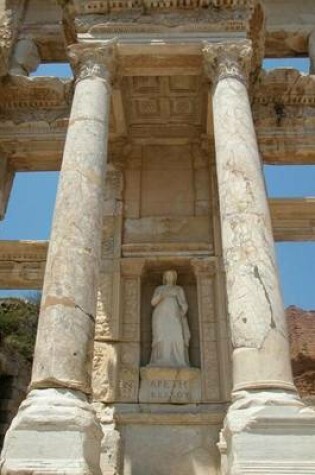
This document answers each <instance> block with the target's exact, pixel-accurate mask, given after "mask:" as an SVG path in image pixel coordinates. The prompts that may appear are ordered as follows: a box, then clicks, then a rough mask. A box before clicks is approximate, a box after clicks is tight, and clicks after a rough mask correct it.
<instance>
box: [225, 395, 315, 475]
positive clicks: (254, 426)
mask: <svg viewBox="0 0 315 475" xmlns="http://www.w3.org/2000/svg"><path fill="white" fill-rule="evenodd" d="M314 440H315V411H314V410H313V409H312V408H310V407H308V406H305V405H304V404H303V403H302V401H301V400H300V399H299V398H298V396H297V395H296V394H294V393H292V392H291V393H290V392H285V391H281V390H279V391H277V390H270V391H268V392H267V391H266V392H263V391H260V392H258V391H251V392H250V391H242V392H239V393H235V399H234V402H233V403H232V405H231V406H230V408H229V410H228V413H227V416H226V419H225V424H224V428H223V429H222V432H221V440H220V443H219V444H218V446H219V449H220V452H221V462H222V463H221V466H222V475H244V474H250V475H258V474H259V475H260V474H264V475H276V474H282V475H298V474H300V475H308V474H309V475H311V474H312V475H314V474H315V451H314Z"/></svg>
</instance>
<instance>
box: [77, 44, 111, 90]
mask: <svg viewBox="0 0 315 475" xmlns="http://www.w3.org/2000/svg"><path fill="white" fill-rule="evenodd" d="M116 45H117V41H116V39H114V40H110V41H108V42H106V43H93V44H84V43H76V44H73V45H71V46H69V47H68V56H69V59H70V63H71V65H72V67H73V69H74V71H75V73H76V78H77V81H81V80H83V79H87V78H97V77H98V78H101V79H104V80H105V81H106V82H108V83H109V84H110V82H111V79H112V76H113V74H114V71H115V67H116Z"/></svg>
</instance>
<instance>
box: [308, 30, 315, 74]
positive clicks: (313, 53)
mask: <svg viewBox="0 0 315 475" xmlns="http://www.w3.org/2000/svg"><path fill="white" fill-rule="evenodd" d="M308 55H309V57H310V74H315V30H314V31H312V32H311V34H310V36H309V38H308Z"/></svg>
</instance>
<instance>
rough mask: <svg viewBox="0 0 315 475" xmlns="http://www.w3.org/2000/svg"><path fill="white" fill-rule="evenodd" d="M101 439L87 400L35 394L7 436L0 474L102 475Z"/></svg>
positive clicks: (52, 392) (60, 392) (55, 392)
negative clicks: (100, 459) (100, 460)
mask: <svg viewBox="0 0 315 475" xmlns="http://www.w3.org/2000/svg"><path fill="white" fill-rule="evenodd" d="M101 437H102V432H101V429H100V427H99V424H98V422H97V421H96V418H95V414H94V410H93V409H92V408H91V406H90V405H89V404H88V402H87V398H86V396H84V395H83V394H80V393H78V392H77V391H68V390H65V389H35V390H33V391H31V392H30V394H29V395H28V397H27V399H26V400H25V401H24V402H23V403H22V404H21V407H20V409H19V412H18V414H17V416H16V417H15V419H14V420H13V423H12V425H11V427H10V429H9V432H8V434H7V437H6V439H5V443H4V446H3V451H2V459H1V466H0V467H1V474H3V475H9V474H10V475H19V474H22V473H23V474H25V475H27V474H29V475H33V474H34V475H35V474H36V475H37V474H38V475H42V474H51V475H52V474H54V475H55V474H60V475H61V474H69V475H77V474H93V475H97V474H100V467H99V458H100V439H101Z"/></svg>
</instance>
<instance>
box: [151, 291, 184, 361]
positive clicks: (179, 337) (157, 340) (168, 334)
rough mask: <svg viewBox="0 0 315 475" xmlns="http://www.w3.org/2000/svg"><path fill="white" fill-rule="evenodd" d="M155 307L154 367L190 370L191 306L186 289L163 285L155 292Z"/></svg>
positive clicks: (153, 327)
mask: <svg viewBox="0 0 315 475" xmlns="http://www.w3.org/2000/svg"><path fill="white" fill-rule="evenodd" d="M151 303H152V305H153V307H155V308H154V311H153V316H152V335H153V338H152V353H151V361H150V365H151V366H162V367H183V366H189V359H188V345H189V339H190V332H189V327H188V323H187V317H186V313H187V309H188V305H187V301H186V297H185V293H184V291H183V289H182V288H181V287H179V286H177V285H176V286H175V285H161V286H159V287H157V288H156V289H155V292H154V294H153V298H152V301H151Z"/></svg>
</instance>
